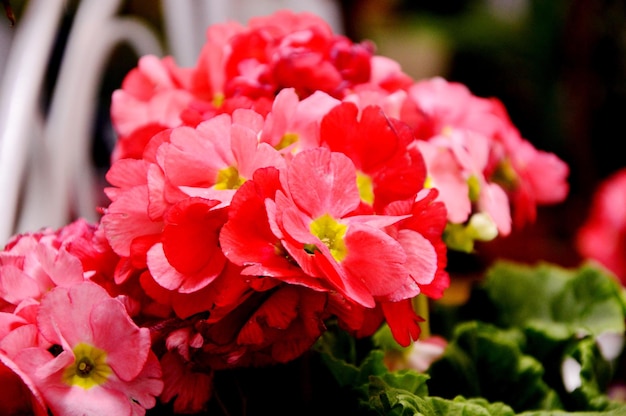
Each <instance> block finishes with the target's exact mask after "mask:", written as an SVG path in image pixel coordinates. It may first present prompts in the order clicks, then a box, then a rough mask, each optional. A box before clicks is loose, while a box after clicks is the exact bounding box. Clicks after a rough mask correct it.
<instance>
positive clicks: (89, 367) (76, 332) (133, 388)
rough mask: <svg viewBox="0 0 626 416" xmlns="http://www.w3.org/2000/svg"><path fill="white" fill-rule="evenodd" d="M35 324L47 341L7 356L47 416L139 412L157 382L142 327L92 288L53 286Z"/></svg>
mask: <svg viewBox="0 0 626 416" xmlns="http://www.w3.org/2000/svg"><path fill="white" fill-rule="evenodd" d="M37 324H38V327H39V331H40V332H41V335H42V336H43V337H44V338H46V340H47V341H48V342H50V343H51V344H52V345H53V347H51V348H48V349H44V348H41V347H33V348H25V349H23V350H22V351H20V352H19V353H18V354H17V355H16V356H15V358H14V361H15V362H16V364H17V365H18V366H19V367H20V368H21V369H22V370H23V371H24V372H25V373H27V374H28V375H29V376H30V377H31V378H32V379H33V381H34V383H35V385H36V386H37V388H38V389H39V391H41V393H42V395H43V397H44V399H45V401H46V403H47V404H48V406H49V408H50V409H51V410H52V412H53V414H59V415H61V414H76V415H78V414H81V415H100V414H107V415H143V414H145V409H148V408H151V407H153V406H154V405H155V404H156V399H155V397H156V396H157V395H158V394H160V392H161V390H162V388H163V382H162V381H161V368H160V366H159V363H158V360H157V358H156V356H155V355H154V354H153V353H152V351H151V349H150V344H151V341H150V333H149V331H148V329H146V328H139V327H137V325H135V324H134V323H133V322H132V320H131V319H130V318H129V316H128V314H127V313H126V310H125V308H124V306H123V304H122V303H121V302H120V301H118V300H116V299H113V298H111V297H110V296H109V295H108V294H107V292H106V291H105V290H104V289H103V288H102V287H100V286H98V285H96V284H95V283H91V282H83V283H80V284H77V285H74V286H72V287H70V288H64V287H57V288H55V289H53V290H51V291H50V292H49V293H48V294H47V295H46V296H44V298H43V299H42V301H41V305H40V309H39V314H38V318H37Z"/></svg>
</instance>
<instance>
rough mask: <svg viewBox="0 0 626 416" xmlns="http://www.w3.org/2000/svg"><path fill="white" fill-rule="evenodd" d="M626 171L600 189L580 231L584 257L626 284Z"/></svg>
mask: <svg viewBox="0 0 626 416" xmlns="http://www.w3.org/2000/svg"><path fill="white" fill-rule="evenodd" d="M624 206H626V169H621V170H618V171H616V172H615V173H613V174H612V175H610V176H609V177H607V178H606V179H604V181H603V182H602V183H601V184H600V186H599V187H598V188H597V190H596V192H595V194H594V195H593V199H592V202H591V205H590V210H589V214H588V217H587V218H586V220H585V222H584V223H583V224H582V226H581V227H580V228H579V230H578V232H577V236H576V247H577V248H578V251H579V252H580V254H581V255H582V256H584V257H586V258H589V259H593V260H596V261H598V262H599V263H601V264H602V265H604V266H605V267H606V268H608V269H609V270H611V271H612V272H613V273H615V275H616V276H617V277H618V278H619V279H620V281H621V282H622V284H625V285H626V213H625V212H624Z"/></svg>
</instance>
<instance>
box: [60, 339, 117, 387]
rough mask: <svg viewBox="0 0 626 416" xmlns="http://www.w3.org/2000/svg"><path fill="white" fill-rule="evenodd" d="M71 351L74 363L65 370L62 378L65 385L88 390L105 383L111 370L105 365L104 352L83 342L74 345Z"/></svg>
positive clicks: (105, 355) (105, 356)
mask: <svg viewBox="0 0 626 416" xmlns="http://www.w3.org/2000/svg"><path fill="white" fill-rule="evenodd" d="M73 351H74V357H75V360H74V363H73V364H72V365H70V366H69V367H67V368H66V369H65V371H64V372H63V376H62V380H63V382H64V383H65V384H68V385H70V386H79V387H82V388H84V389H85V390H88V389H90V388H92V387H95V386H100V385H102V384H104V383H105V382H106V381H107V379H108V378H109V375H111V372H112V370H111V367H109V365H108V364H107V363H106V358H107V354H106V352H104V351H103V350H101V349H99V348H96V347H94V346H92V345H89V344H85V343H83V342H81V343H80V344H78V345H76V347H74V350H73Z"/></svg>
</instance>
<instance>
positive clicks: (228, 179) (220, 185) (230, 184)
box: [214, 166, 246, 190]
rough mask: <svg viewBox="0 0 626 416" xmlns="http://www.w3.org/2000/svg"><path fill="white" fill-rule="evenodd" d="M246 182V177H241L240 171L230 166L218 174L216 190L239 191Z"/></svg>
mask: <svg viewBox="0 0 626 416" xmlns="http://www.w3.org/2000/svg"><path fill="white" fill-rule="evenodd" d="M245 181H246V179H245V178H244V177H242V176H239V171H238V170H237V168H236V167H234V166H229V167H227V168H224V169H220V170H219V171H218V172H217V178H216V179H215V186H214V188H215V189H219V190H224V189H239V187H240V186H241V185H243V183H244V182H245Z"/></svg>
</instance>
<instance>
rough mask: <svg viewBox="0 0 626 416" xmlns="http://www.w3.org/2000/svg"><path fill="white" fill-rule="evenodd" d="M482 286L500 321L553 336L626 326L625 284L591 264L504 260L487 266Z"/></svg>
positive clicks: (563, 336) (553, 337)
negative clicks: (576, 266) (568, 265)
mask: <svg viewBox="0 0 626 416" xmlns="http://www.w3.org/2000/svg"><path fill="white" fill-rule="evenodd" d="M483 287H484V289H485V290H486V292H487V294H488V296H489V299H490V300H491V301H492V302H493V303H494V305H495V307H496V309H497V311H498V313H497V314H496V315H495V316H494V318H495V321H494V323H495V324H497V325H500V326H504V327H512V326H516V327H522V328H526V327H527V328H533V329H534V330H535V331H537V332H539V333H543V334H544V335H545V337H546V338H552V339H555V340H565V339H568V338H570V337H571V336H573V335H580V334H581V333H584V334H590V335H596V336H597V335H600V334H601V333H603V332H605V331H611V332H616V333H623V332H624V329H625V327H624V303H623V298H622V295H621V287H620V286H619V285H618V284H617V282H616V281H615V279H613V278H612V276H610V275H609V274H607V273H606V271H604V270H603V269H600V268H597V267H593V266H591V265H585V266H583V267H581V268H579V269H564V268H561V267H559V266H555V265H551V264H546V263H542V264H539V265H538V266H534V267H531V266H527V265H521V264H516V263H511V262H505V261H500V262H498V263H496V264H495V265H494V266H493V267H492V268H491V269H490V270H489V271H488V272H487V274H486V276H485V281H484V284H483Z"/></svg>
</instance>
